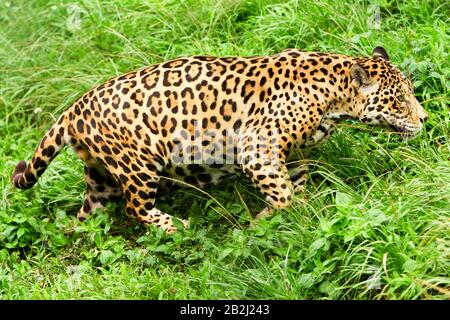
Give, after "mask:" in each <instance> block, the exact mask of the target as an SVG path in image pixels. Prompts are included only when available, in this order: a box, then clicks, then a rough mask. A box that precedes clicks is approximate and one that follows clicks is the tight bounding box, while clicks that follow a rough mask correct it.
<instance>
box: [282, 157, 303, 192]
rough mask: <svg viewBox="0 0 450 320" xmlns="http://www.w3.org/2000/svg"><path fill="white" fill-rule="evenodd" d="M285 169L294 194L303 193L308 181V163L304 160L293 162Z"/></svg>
mask: <svg viewBox="0 0 450 320" xmlns="http://www.w3.org/2000/svg"><path fill="white" fill-rule="evenodd" d="M287 168H288V173H289V178H290V179H291V182H292V187H293V190H294V194H300V193H303V192H304V191H305V185H306V181H307V180H308V163H307V162H306V161H305V160H301V161H295V162H291V163H289V164H288V165H287Z"/></svg>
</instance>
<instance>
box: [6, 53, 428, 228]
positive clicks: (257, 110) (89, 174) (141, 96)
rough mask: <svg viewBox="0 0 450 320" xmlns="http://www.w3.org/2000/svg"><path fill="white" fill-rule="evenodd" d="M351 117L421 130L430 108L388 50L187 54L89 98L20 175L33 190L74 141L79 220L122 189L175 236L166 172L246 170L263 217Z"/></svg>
mask: <svg viewBox="0 0 450 320" xmlns="http://www.w3.org/2000/svg"><path fill="white" fill-rule="evenodd" d="M348 118H352V119H359V120H360V121H362V122H364V123H367V124H370V125H389V126H391V127H393V128H394V129H395V130H397V131H399V132H401V133H402V134H403V135H404V136H405V137H410V136H413V135H415V134H417V133H418V132H419V131H420V130H421V129H422V122H423V121H424V120H425V119H426V118H427V113H426V112H425V111H424V109H423V108H422V107H421V106H420V104H419V102H418V101H417V100H416V98H415V97H414V94H413V88H412V84H411V82H410V81H409V80H408V79H407V78H405V77H404V76H403V75H402V74H401V72H400V71H399V70H398V69H397V68H396V67H395V66H394V65H392V64H391V63H390V62H389V58H388V55H387V53H386V51H385V50H384V49H383V48H379V47H378V48H375V49H374V51H373V55H372V57H370V58H354V57H349V56H345V55H340V54H330V53H319V52H302V51H299V50H295V49H289V50H286V51H284V52H282V53H280V54H276V55H274V56H257V57H225V58H220V57H209V56H192V57H184V58H179V59H176V60H172V61H167V62H163V63H160V64H156V65H153V66H150V67H147V68H144V69H141V70H138V71H134V72H130V73H127V74H125V75H122V76H119V77H116V78H113V79H111V80H109V81H107V82H106V83H104V84H102V85H100V86H98V87H96V88H93V89H92V90H90V91H89V92H87V93H86V94H84V95H83V96H82V97H81V98H79V99H78V100H77V101H76V102H75V103H74V104H73V105H72V106H71V107H69V108H68V109H67V110H66V111H65V112H64V113H63V114H62V115H61V116H60V118H59V120H58V121H57V122H56V123H55V124H54V125H53V126H52V127H51V128H50V130H49V131H48V132H47V133H46V134H45V136H44V137H43V139H42V141H41V143H40V144H39V146H38V147H37V149H36V151H35V154H34V156H33V159H32V160H31V163H30V164H27V163H26V162H25V161H20V162H19V164H18V165H17V167H16V169H15V171H14V173H13V175H12V181H13V183H14V185H15V186H16V187H18V188H21V189H26V188H30V187H31V186H33V184H34V183H35V182H36V181H37V179H38V177H39V176H40V175H41V174H42V173H43V172H44V170H45V169H46V167H47V166H48V164H49V163H50V161H51V160H52V159H53V158H54V157H55V156H56V155H57V154H58V152H59V151H60V150H61V149H62V148H63V147H64V145H67V144H69V145H71V146H72V147H73V148H74V150H75V151H76V153H77V154H78V156H79V157H80V159H81V160H82V161H83V162H84V168H85V169H84V173H85V180H86V184H87V192H86V195H85V200H84V203H83V206H82V208H81V209H80V212H79V213H78V217H79V218H80V219H84V218H85V217H87V216H88V215H89V214H90V213H92V212H93V211H94V210H95V209H97V208H102V207H103V206H104V205H105V203H106V202H107V201H111V200H114V199H119V198H121V197H122V196H123V197H125V200H126V209H125V210H126V213H127V214H128V215H130V216H134V217H136V218H137V219H139V220H140V221H142V222H144V223H147V224H155V225H157V226H159V227H161V228H163V229H164V230H166V231H167V232H173V231H175V226H174V224H173V222H172V217H171V216H170V215H168V214H166V213H164V212H161V211H160V210H159V209H157V208H156V207H155V206H154V203H155V197H156V190H157V188H158V185H160V183H161V182H165V181H166V180H167V179H165V177H171V178H173V179H176V180H180V181H183V182H184V183H187V184H194V185H198V186H200V187H206V186H207V185H210V184H214V183H217V182H218V181H220V180H221V179H223V178H224V177H226V176H228V175H229V174H232V173H233V172H235V170H242V171H243V172H244V173H245V174H246V175H247V176H248V177H249V178H250V179H251V180H252V182H253V183H254V184H255V185H256V186H257V187H258V188H259V190H260V191H261V192H262V193H263V194H264V196H265V198H266V200H267V202H268V207H267V208H266V209H264V210H263V212H261V213H260V214H259V215H257V217H261V216H264V215H267V214H270V213H271V212H272V210H273V208H283V207H286V206H288V205H289V204H290V203H291V201H292V197H293V194H294V193H298V192H301V191H302V190H303V188H304V185H305V182H306V176H307V158H306V156H307V154H308V152H309V151H310V150H311V149H312V148H315V147H317V146H318V145H320V144H321V143H323V142H324V141H326V139H327V138H328V137H329V136H330V134H331V133H332V131H333V129H334V127H335V125H336V123H337V122H339V121H341V120H342V119H348ZM299 155H300V156H299ZM299 157H300V159H299ZM294 160H295V161H294ZM299 160H300V161H299ZM294 164H297V165H294ZM183 223H184V224H185V225H187V221H185V220H183Z"/></svg>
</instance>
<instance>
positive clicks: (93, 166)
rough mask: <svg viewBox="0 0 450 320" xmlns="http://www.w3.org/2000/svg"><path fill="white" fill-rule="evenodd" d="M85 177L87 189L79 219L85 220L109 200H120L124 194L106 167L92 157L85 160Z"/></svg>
mask: <svg viewBox="0 0 450 320" xmlns="http://www.w3.org/2000/svg"><path fill="white" fill-rule="evenodd" d="M84 177H85V181H86V187H87V191H86V194H85V196H84V202H83V206H82V207H81V209H80V211H79V212H78V215H77V217H78V219H80V220H84V219H85V218H86V217H87V216H88V215H89V214H90V213H93V212H95V210H96V209H100V208H103V207H104V206H105V204H106V203H107V202H108V201H116V200H119V199H120V198H121V196H122V193H121V190H120V187H119V185H118V184H117V183H116V181H115V180H114V178H113V177H112V175H111V174H110V173H109V172H107V171H106V169H105V168H104V167H103V166H101V165H100V164H98V163H97V162H96V161H95V160H94V159H92V158H90V159H89V160H88V161H85V165H84Z"/></svg>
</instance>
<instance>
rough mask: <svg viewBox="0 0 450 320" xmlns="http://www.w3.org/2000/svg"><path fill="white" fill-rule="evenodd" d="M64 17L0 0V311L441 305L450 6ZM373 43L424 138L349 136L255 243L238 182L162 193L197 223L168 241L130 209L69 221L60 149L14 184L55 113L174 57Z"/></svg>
mask: <svg viewBox="0 0 450 320" xmlns="http://www.w3.org/2000/svg"><path fill="white" fill-rule="evenodd" d="M74 3H75V1H72V2H71V1H63V0H58V1H42V0H41V1H38V0H37V1H26V0H22V1H1V2H0V137H1V144H0V185H1V189H2V198H1V205H0V297H1V298H3V299H72V298H80V299H97V298H98V299H141V298H145V299H212V298H216V299H223V298H236V299H449V298H450V277H449V270H450V263H449V258H450V237H449V234H450V233H449V221H450V220H449V218H450V166H449V161H450V148H449V133H450V116H449V87H450V81H449V71H450V66H449V55H448V52H449V49H450V48H449V44H450V35H449V30H448V26H449V16H448V12H449V10H450V5H449V3H448V2H446V1H442V2H441V1H420V0H411V1H401V0H398V1H395V0H380V1H373V2H371V4H370V5H369V4H368V3H367V2H364V1H358V2H354V1H349V2H348V3H347V2H344V1H331V0H330V1H325V0H320V1H316V0H307V1H269V0H261V1H257V0H253V1H238V0H226V1H204V0H195V1H175V0H173V1H165V0H164V1H157V0H150V1H146V2H142V1H112V0H105V1H80V2H79V4H78V7H77V8H78V10H79V11H80V23H79V28H78V25H77V21H76V19H75V20H74V19H70V17H71V16H73V14H74V12H76V11H77V9H76V8H75V9H74V7H73V4H74ZM377 8H379V12H380V20H379V22H380V23H379V25H377V24H376V21H375V23H374V21H373V19H372V18H370V17H371V16H373V14H374V9H375V11H376V9H377ZM68 21H69V24H68ZM71 21H72V22H71ZM70 22H71V23H70ZM379 45H381V46H384V47H385V48H386V49H387V51H388V53H389V55H390V56H391V60H392V61H393V62H394V63H395V64H397V65H398V66H400V68H401V69H402V70H403V71H404V72H405V73H409V74H410V75H411V78H412V79H413V80H414V82H415V88H416V89H415V91H416V95H417V97H418V99H419V100H420V101H421V102H422V104H423V106H424V107H425V109H426V110H427V111H428V112H429V113H430V119H429V121H428V123H427V124H426V131H425V132H423V133H422V135H421V136H420V137H419V138H417V139H415V140H412V141H401V140H400V139H399V138H398V136H397V135H395V134H392V133H387V132H384V131H382V130H378V129H370V128H367V127H364V126H362V125H356V124H352V123H344V124H342V126H341V127H340V128H339V129H338V132H337V133H336V134H335V136H333V138H332V139H331V140H330V141H329V142H328V143H327V144H325V145H324V146H323V147H321V148H320V149H319V150H318V152H316V153H315V154H314V156H313V160H314V165H313V167H312V175H311V177H310V179H309V181H308V185H307V191H306V195H305V196H306V198H308V202H307V203H302V202H301V197H300V196H299V197H298V200H299V201H298V204H296V205H294V206H292V207H291V208H289V209H286V210H282V211H281V212H279V214H278V215H276V216H274V217H273V218H271V219H267V220H263V221H261V222H260V223H259V224H258V225H257V226H256V227H255V228H253V229H249V228H248V227H247V226H248V223H249V221H250V220H251V214H254V213H255V212H257V211H258V210H259V209H261V208H262V206H263V202H262V201H261V200H260V197H261V196H260V195H259V194H258V193H257V192H256V191H255V189H254V188H253V187H251V186H250V184H249V183H248V181H247V180H246V179H236V180H232V181H227V182H226V183H224V184H222V185H219V186H216V187H214V188H213V189H210V190H207V192H208V193H209V195H211V197H212V198H211V197H209V196H207V195H206V194H204V193H201V192H199V191H197V190H195V189H185V190H176V191H174V192H173V193H171V194H167V195H164V194H162V195H161V197H160V198H159V204H158V205H159V207H160V208H161V209H164V210H165V211H167V212H169V213H175V214H178V215H179V216H189V217H190V219H191V224H192V228H191V229H189V230H186V231H184V232H180V233H177V234H175V235H173V236H167V235H165V234H164V233H162V232H160V231H159V230H156V229H154V228H149V229H146V228H144V227H143V226H141V225H139V224H138V223H136V222H134V221H131V220H129V219H128V218H126V217H125V214H124V213H123V203H121V204H119V205H118V206H117V207H116V206H115V205H113V204H111V205H110V206H109V207H108V208H107V210H105V211H104V212H97V214H96V215H95V216H93V217H91V218H90V219H88V220H87V221H85V222H79V221H77V219H76V217H75V215H76V212H77V211H78V209H79V206H80V205H81V202H82V197H83V192H84V182H83V176H82V165H81V163H80V161H79V160H77V159H76V156H75V155H74V153H73V152H72V151H71V150H67V151H64V152H62V153H61V154H60V155H59V156H58V157H57V158H56V159H55V161H54V162H53V163H52V164H51V166H50V167H49V169H48V170H47V171H46V173H45V174H44V175H43V176H42V178H41V179H40V180H39V182H38V183H37V185H36V186H35V187H33V188H32V189H30V190H27V191H20V190H15V189H13V188H12V186H11V184H10V175H11V172H12V170H13V168H14V166H15V164H16V163H17V161H19V160H21V159H30V158H31V155H32V152H33V150H34V148H35V146H36V145H37V144H38V142H39V140H40V138H41V137H42V135H43V134H44V133H45V131H46V130H47V129H48V128H49V126H50V125H51V124H52V122H53V121H54V120H55V118H56V117H57V116H58V115H59V114H60V113H61V112H62V110H64V109H65V108H67V107H68V106H69V105H70V104H71V103H72V102H73V101H74V99H76V98H77V97H78V96H80V95H81V94H82V93H84V92H85V91H86V90H88V89H89V88H91V87H92V86H94V85H96V84H99V83H101V82H102V81H104V80H106V79H108V78H111V77H113V76H115V75H118V74H121V73H124V72H126V71H129V70H134V69H137V68H140V67H142V66H145V65H149V64H152V63H156V62H160V61H163V60H166V59H169V58H174V57H177V56H181V55H191V54H212V55H255V54H266V55H267V54H273V53H275V52H278V51H281V50H283V49H285V48H288V47H296V48H300V49H304V50H320V51H331V52H337V53H347V54H350V55H369V54H370V52H371V50H372V49H373V48H374V47H375V46H379ZM218 203H220V205H218Z"/></svg>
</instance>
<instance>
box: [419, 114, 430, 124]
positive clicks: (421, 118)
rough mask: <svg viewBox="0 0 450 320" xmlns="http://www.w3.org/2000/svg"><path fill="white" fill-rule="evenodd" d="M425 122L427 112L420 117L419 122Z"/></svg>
mask: <svg viewBox="0 0 450 320" xmlns="http://www.w3.org/2000/svg"><path fill="white" fill-rule="evenodd" d="M427 120H428V112H424V113H423V114H422V115H421V117H420V122H421V123H424V122H425V121H427Z"/></svg>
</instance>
